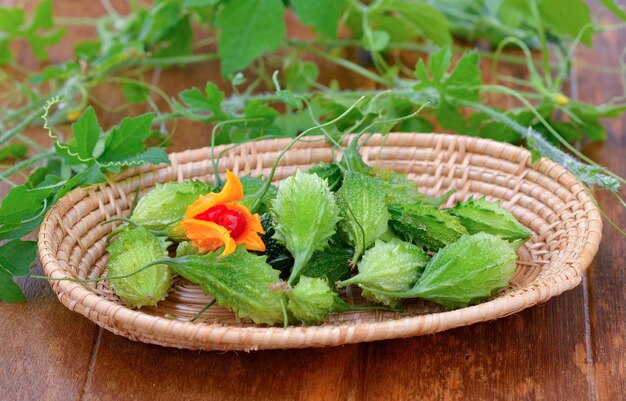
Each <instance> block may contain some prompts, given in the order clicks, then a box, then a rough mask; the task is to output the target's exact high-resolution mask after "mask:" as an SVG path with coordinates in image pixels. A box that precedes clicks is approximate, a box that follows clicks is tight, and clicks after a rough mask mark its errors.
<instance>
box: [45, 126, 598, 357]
mask: <svg viewBox="0 0 626 401" xmlns="http://www.w3.org/2000/svg"><path fill="white" fill-rule="evenodd" d="M404 135H413V134H388V135H387V136H388V137H389V138H396V137H400V136H404ZM420 135H431V136H432V137H433V138H434V139H433V140H442V141H444V142H446V143H447V142H450V143H453V144H460V143H464V142H467V143H470V142H471V144H472V145H473V146H474V148H480V149H483V151H482V153H483V154H485V155H487V156H488V157H489V156H490V155H489V153H490V152H495V153H496V154H501V153H502V152H503V151H506V152H510V153H511V154H512V155H515V159H516V160H522V161H523V162H524V164H525V165H527V166H530V154H529V152H528V151H527V150H525V149H522V148H519V147H516V146H513V145H509V144H503V143H500V142H494V141H491V140H488V139H481V138H475V137H465V136H460V135H448V134H420ZM286 141H288V140H266V141H260V142H256V143H253V144H252V145H251V146H254V147H255V148H256V149H257V150H259V149H262V148H263V147H264V146H266V145H267V146H268V147H270V148H272V149H274V148H281V147H282V146H284V144H285V143H286ZM315 146H317V145H315ZM204 151H206V149H204V148H201V149H196V150H190V151H184V152H179V153H175V154H172V155H171V156H172V160H173V165H174V166H176V165H178V164H182V163H184V162H185V160H190V159H193V158H194V157H197V155H198V154H199V153H201V152H204ZM475 153H476V152H475ZM532 168H533V169H535V170H539V169H540V170H541V171H547V172H549V174H550V176H551V177H553V178H554V177H556V178H555V179H556V180H557V181H558V182H560V183H561V184H563V185H565V186H567V187H568V188H569V189H570V190H572V192H574V193H576V198H577V199H578V200H579V201H580V203H581V204H582V207H584V209H585V210H586V213H585V218H586V219H587V220H588V222H589V224H588V232H586V233H582V235H585V237H586V238H587V240H586V241H585V242H584V247H583V249H582V250H581V251H580V256H579V258H578V259H577V260H573V261H569V262H568V265H569V266H568V268H567V269H565V270H564V271H562V272H560V273H559V274H557V275H555V276H553V277H552V279H553V280H552V281H550V282H542V283H540V284H538V285H535V286H533V287H532V288H530V289H529V292H527V293H525V294H524V295H515V296H506V297H499V298H495V299H493V300H490V301H487V302H484V303H481V304H478V305H474V306H470V307H467V308H463V309H458V310H451V311H445V312H439V313H431V314H425V315H419V316H410V317H401V318H397V319H389V320H385V321H379V322H366V323H358V322H357V323H351V324H340V325H326V324H323V325H319V326H307V327H302V326H290V327H288V328H287V329H283V328H282V327H236V326H223V325H220V324H197V323H189V322H183V321H173V320H170V319H166V318H164V317H158V316H152V315H148V314H146V313H143V312H142V311H141V310H131V309H128V308H126V307H124V306H122V305H119V304H116V303H114V302H111V301H108V300H103V299H102V298H101V297H99V296H98V295H96V294H94V293H93V292H91V291H90V290H88V289H87V288H86V287H84V286H83V285H82V284H79V283H73V282H69V281H54V282H51V286H52V288H53V290H54V291H55V293H56V294H57V296H58V297H59V299H60V300H61V302H62V303H63V304H64V305H66V306H67V307H68V308H70V309H71V310H74V311H77V312H78V313H81V314H82V315H84V316H86V317H88V318H90V319H91V320H93V321H95V322H96V323H98V324H99V325H101V326H103V327H106V328H108V329H110V330H112V331H114V332H116V331H119V333H120V334H123V335H125V336H127V337H130V338H132V339H138V340H141V341H146V342H153V343H157V344H164V345H168V346H178V347H181V348H194V349H195V348H203V349H244V350H253V349H259V348H294V347H311V346H313V347H316V346H333V345H340V344H348V343H355V342H364V341H373V340H383V339H390V338H399V337H408V336H412V335H417V334H428V333H434V332H437V331H442V330H446V329H449V328H454V327H459V326H464V325H468V324H471V323H476V322H480V321H488V320H493V319H496V318H498V317H503V316H507V315H510V314H513V313H516V312H519V311H520V310H522V309H525V308H527V307H529V306H532V305H535V304H537V303H541V302H545V301H546V300H548V299H549V298H551V297H553V296H556V295H558V294H560V293H562V292H563V291H566V290H569V289H571V288H574V287H575V286H577V285H578V284H579V283H580V281H581V278H582V274H583V273H584V271H585V269H586V268H587V267H588V266H589V264H590V263H591V261H592V259H593V257H594V256H595V254H596V253H597V251H598V247H599V242H600V239H601V235H602V222H601V216H600V213H599V211H598V210H597V207H596V205H595V203H594V202H593V200H592V199H591V197H590V196H589V195H588V194H587V193H586V192H585V191H584V190H583V189H582V186H580V184H579V183H578V181H577V180H576V178H575V177H573V176H572V175H571V174H570V173H569V172H568V171H566V170H565V169H564V168H563V167H562V166H560V165H558V164H556V163H554V162H552V161H550V160H547V159H545V158H544V159H542V160H541V161H540V162H539V163H538V164H537V165H535V166H534V167H532ZM154 169H155V167H149V166H148V167H146V166H144V167H141V168H136V169H130V170H128V171H126V172H124V173H123V174H121V175H120V176H119V177H118V178H117V180H118V181H121V180H124V179H127V178H131V177H133V176H135V175H137V174H141V173H143V172H146V171H151V170H154ZM156 169H158V168H156ZM81 191H86V190H85V189H82V188H79V189H76V190H74V191H72V192H71V193H69V194H68V195H66V196H65V197H63V198H62V199H61V200H60V201H59V202H58V203H57V204H56V205H55V206H53V207H52V208H51V209H50V211H49V212H48V213H47V214H46V216H45V218H44V221H43V223H42V225H41V228H40V232H39V236H38V249H39V255H40V258H41V262H42V265H43V269H44V272H45V274H46V275H48V276H49V277H51V278H63V277H71V275H70V274H69V272H67V271H65V269H63V268H62V267H61V266H60V264H59V260H58V258H57V255H55V253H54V252H53V251H52V249H51V246H50V245H51V241H55V240H58V238H57V236H56V233H55V230H57V228H58V224H57V222H58V221H59V218H60V217H61V216H59V214H60V213H61V209H62V208H61V206H62V205H64V204H66V203H67V202H70V203H71V202H74V198H75V197H77V194H78V193H81ZM100 316H108V317H109V318H108V321H107V322H106V323H105V322H103V321H100V320H99V319H100ZM110 322H112V323H110ZM127 325H130V326H131V328H130V331H131V333H130V334H129V333H128V332H125V331H126V330H127V329H128V327H127ZM133 331H134V332H136V333H137V336H133V334H132V332H133ZM142 333H147V334H148V335H149V336H150V338H152V337H154V338H155V339H156V340H154V341H153V340H151V339H150V338H144V337H142ZM181 336H183V337H184V336H187V337H188V338H187V339H186V341H180V342H178V341H177V339H178V338H179V337H181ZM189 336H191V339H190V338H189ZM168 337H169V338H170V339H171V340H172V341H165V342H164V341H163V340H162V339H163V338H168ZM190 344H196V345H191V346H190ZM203 344H204V345H203Z"/></svg>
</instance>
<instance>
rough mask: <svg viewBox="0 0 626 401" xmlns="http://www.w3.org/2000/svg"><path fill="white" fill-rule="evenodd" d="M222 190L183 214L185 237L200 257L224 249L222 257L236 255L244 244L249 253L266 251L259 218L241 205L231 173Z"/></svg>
mask: <svg viewBox="0 0 626 401" xmlns="http://www.w3.org/2000/svg"><path fill="white" fill-rule="evenodd" d="M226 174H227V176H228V178H227V180H226V184H225V185H224V188H222V190H221V191H220V192H218V193H214V192H211V193H210V194H207V195H200V197H199V198H198V199H197V200H196V201H195V202H194V203H192V204H191V205H189V207H188V208H187V211H186V212H185V218H184V219H183V223H182V225H183V228H184V230H185V235H186V236H187V238H189V239H190V240H191V243H192V244H193V245H194V246H196V247H197V248H198V249H199V250H200V252H201V253H205V252H210V251H214V250H216V249H219V248H220V247H222V246H223V247H224V252H223V253H222V255H230V254H231V253H233V252H235V249H236V248H237V245H240V244H245V245H246V249H248V250H251V251H261V252H262V251H265V244H264V243H263V240H262V239H261V237H259V234H265V231H264V230H263V226H262V225H261V218H260V217H259V215H258V214H252V213H250V211H249V210H248V208H247V207H245V206H243V205H240V204H239V201H240V200H242V199H243V187H242V185H241V181H239V178H238V177H237V176H236V175H235V174H233V173H232V172H231V171H226Z"/></svg>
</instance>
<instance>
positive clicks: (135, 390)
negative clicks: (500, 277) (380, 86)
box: [0, 0, 626, 400]
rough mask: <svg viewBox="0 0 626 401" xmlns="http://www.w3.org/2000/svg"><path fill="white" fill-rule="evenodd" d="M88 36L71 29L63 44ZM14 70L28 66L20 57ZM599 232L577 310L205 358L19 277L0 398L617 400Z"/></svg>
mask: <svg viewBox="0 0 626 401" xmlns="http://www.w3.org/2000/svg"><path fill="white" fill-rule="evenodd" d="M55 9H57V14H58V15H65V16H69V15H74V16H85V15H87V14H86V13H89V14H88V15H97V14H98V13H100V12H101V10H98V8H97V7H94V8H93V9H89V10H86V9H84V8H82V7H76V3H75V2H72V1H61V0H58V1H56V2H55ZM119 9H120V10H122V8H121V7H120V8H119ZM92 33H93V32H92V31H90V30H89V29H87V28H76V29H73V30H72V32H71V34H70V40H71V41H72V40H73V41H76V40H78V39H79V38H80V39H84V38H86V37H88V36H89V35H90V34H92ZM624 39H626V38H624V35H622V36H621V37H620V36H619V35H618V34H617V33H613V34H605V35H604V37H603V39H597V40H596V43H595V46H597V47H595V48H594V49H593V53H592V54H591V55H584V54H583V56H584V57H588V60H590V61H592V62H594V63H596V64H598V63H599V64H602V65H616V64H617V59H618V56H619V51H620V49H622V48H623V47H624V46H625V45H626V43H625V42H624ZM65 43H67V42H65ZM71 48H72V47H71V46H68V45H64V46H58V47H57V48H55V49H54V50H53V52H52V55H53V60H55V61H60V60H63V59H65V58H67V57H68V56H69V54H70V53H71ZM609 56H610V57H609ZM21 60H23V61H24V64H27V65H29V66H31V67H36V65H37V63H36V62H34V61H33V60H32V58H29V56H28V55H23V56H22V58H21ZM325 74H327V75H326V76H327V77H329V78H330V77H332V78H336V79H340V80H342V82H347V83H346V85H348V86H356V85H357V83H358V82H360V81H359V80H358V79H355V78H354V77H353V76H351V75H348V74H346V73H345V71H343V70H341V69H339V68H333V69H329V70H326V72H325ZM583 74H584V75H583ZM579 76H580V79H581V84H580V92H581V95H583V96H589V98H588V100H600V99H607V98H608V97H609V96H611V95H615V94H619V93H620V92H619V89H620V88H619V86H618V85H617V82H618V81H617V76H606V75H602V74H596V75H594V74H593V73H591V72H590V71H587V70H585V71H584V72H583V71H581V72H580V73H579ZM217 77H218V70H217V64H216V63H205V64H200V65H196V66H187V67H185V69H180V68H173V69H170V70H168V71H164V72H163V74H162V76H161V78H160V86H162V87H163V88H164V89H165V90H166V92H167V93H169V94H175V93H178V92H179V91H180V90H182V89H184V88H187V87H190V86H192V85H195V86H202V85H203V84H204V82H205V81H206V80H207V79H211V80H214V79H216V78H217ZM96 93H97V95H98V96H99V97H100V98H102V99H103V100H106V101H107V103H109V102H110V104H116V103H118V102H119V100H120V98H119V97H118V96H119V91H117V90H116V91H111V90H110V88H107V87H103V88H100V89H99V90H98V91H97V92H96ZM143 111H144V110H143V109H137V110H131V112H137V113H140V112H143ZM124 114H125V113H124V112H121V113H109V114H106V116H105V118H103V119H102V120H101V121H102V122H103V124H104V125H105V126H108V125H111V124H113V123H115V122H117V121H118V120H119V119H120V118H121V117H122V116H123V115H124ZM609 126H610V131H611V137H610V139H609V141H608V143H607V144H606V145H599V146H591V147H587V148H586V149H585V150H586V151H588V152H589V154H590V155H591V156H592V157H594V159H596V160H598V161H600V162H601V163H607V164H609V165H610V166H611V167H612V168H613V169H614V170H616V171H617V172H618V173H620V174H622V175H626V171H625V165H624V162H623V157H624V156H623V154H624V151H626V143H625V141H626V138H625V135H624V129H625V128H626V127H625V120H624V119H622V120H620V121H619V122H609ZM177 132H178V133H177V135H176V138H175V139H176V147H175V149H176V150H179V149H183V148H193V147H199V146H204V145H205V144H206V143H207V141H208V138H209V135H210V132H209V130H208V129H207V128H206V126H203V125H199V124H195V123H189V122H185V123H181V124H179V126H178V129H177ZM34 134H36V132H35V133H34ZM43 139H44V140H45V136H43ZM600 199H601V203H602V205H603V206H605V207H606V208H607V211H608V213H609V215H611V216H612V217H614V218H616V219H617V220H619V222H620V223H621V224H622V226H626V216H625V213H624V210H623V209H622V208H620V207H617V205H616V203H615V201H614V200H613V199H612V198H609V197H606V196H604V195H602V196H601V197H600ZM604 235H605V238H604V240H603V242H602V245H601V249H600V252H599V255H598V257H597V258H596V263H595V265H594V266H593V267H592V268H591V270H590V272H589V275H588V277H589V278H588V294H587V295H588V298H589V300H590V303H591V305H590V309H589V310H588V309H587V307H588V305H586V304H585V289H584V288H583V287H582V286H581V287H578V288H576V289H575V290H573V291H570V292H568V293H566V294H563V295H561V296H559V297H557V298H555V299H553V300H550V301H549V302H548V303H546V304H545V305H540V306H537V307H534V308H531V309H529V310H526V311H523V312H521V313H520V314H518V315H515V316H511V317H508V318H504V319H500V320H498V321H494V322H490V323H484V324H478V325H473V326H471V327H466V328H460V329H456V330H451V331H448V332H445V333H440V334H436V335H432V336H425V337H419V338H412V339H403V340H392V341H385V342H378V343H372V344H361V345H351V346H345V347H336V348H330V349H308V350H291V351H263V352H256V353H251V354H246V353H232V352H231V353H209V352H193V351H185V350H175V349H167V348H162V347H158V346H151V345H146V344H141V343H135V342H132V341H129V340H126V339H125V338H122V337H118V336H115V335H113V334H111V333H109V332H106V331H104V332H102V334H101V335H100V336H98V335H97V332H98V330H99V329H98V328H97V326H95V325H94V324H92V323H90V322H89V321H88V320H86V319H84V318H82V317H80V316H78V315H76V314H74V313H72V312H70V311H68V310H67V309H65V307H63V306H62V305H61V304H60V303H59V302H58V301H57V300H56V297H54V295H53V294H52V292H51V291H50V289H49V288H48V286H47V284H46V283H43V282H34V281H29V282H28V283H27V284H26V290H27V293H28V295H29V300H28V301H27V302H26V303H22V304H19V305H6V304H0V335H1V336H2V337H1V338H3V339H4V342H3V344H2V346H1V347H0V391H1V392H0V394H2V396H1V397H0V398H2V399H9V400H11V399H33V398H39V399H80V398H82V399H89V400H118V399H139V400H141V399H150V400H170V399H195V398H200V397H201V398H203V399H209V400H212V399H215V400H242V399H250V398H254V399H261V400H264V399H267V400H270V399H300V400H361V399H365V400H369V399H371V400H385V399H388V400H409V399H423V400H441V399H443V400H466V399H489V400H509V399H522V400H524V399H528V400H534V399H538V400H540V399H545V400H552V399H564V400H586V399H599V400H618V399H621V398H623V394H625V393H626V385H625V382H626V372H625V369H626V368H625V366H626V364H625V363H624V361H625V360H626V355H625V353H626V351H625V349H626V347H625V345H624V339H623V338H624V334H625V333H626V327H625V323H624V321H625V317H626V303H625V302H624V301H625V300H624V288H626V278H625V276H624V273H623V271H624V270H623V268H624V262H623V255H622V252H621V250H622V249H623V244H624V242H623V241H624V240H623V237H621V236H620V235H619V234H618V233H617V232H616V231H614V230H612V229H610V228H608V227H607V228H606V229H605V233H604ZM585 312H587V315H585ZM586 318H588V319H589V324H590V326H589V328H588V330H587V327H586V323H587V320H586ZM96 339H98V341H97V342H98V344H97V347H96V350H95V352H94V353H93V354H92V350H91V348H92V344H94V342H96ZM589 349H591V350H593V352H592V353H591V354H589V353H587V350H589ZM592 362H593V363H594V365H593V368H592V369H589V368H588V367H589V364H590V363H592ZM90 366H91V368H92V369H89V367H90Z"/></svg>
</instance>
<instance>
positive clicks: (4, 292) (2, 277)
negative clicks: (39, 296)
mask: <svg viewBox="0 0 626 401" xmlns="http://www.w3.org/2000/svg"><path fill="white" fill-rule="evenodd" d="M25 299H26V296H25V295H24V293H23V292H22V290H21V289H20V287H19V286H18V285H17V284H15V282H13V276H11V275H10V274H9V273H7V271H5V270H4V269H0V301H2V302H21V301H24V300H25Z"/></svg>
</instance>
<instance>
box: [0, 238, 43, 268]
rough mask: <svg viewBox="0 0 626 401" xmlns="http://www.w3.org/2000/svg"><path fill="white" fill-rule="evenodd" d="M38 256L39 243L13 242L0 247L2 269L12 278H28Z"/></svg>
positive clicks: (0, 266) (0, 265)
mask: <svg viewBox="0 0 626 401" xmlns="http://www.w3.org/2000/svg"><path fill="white" fill-rule="evenodd" d="M36 256H37V242H35V241H20V240H12V241H9V242H7V243H5V244H4V245H2V246H0V269H4V270H6V271H7V272H8V273H9V274H11V275H12V276H27V275H28V274H29V273H30V265H31V264H32V263H33V261H34V260H35V257H36Z"/></svg>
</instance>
